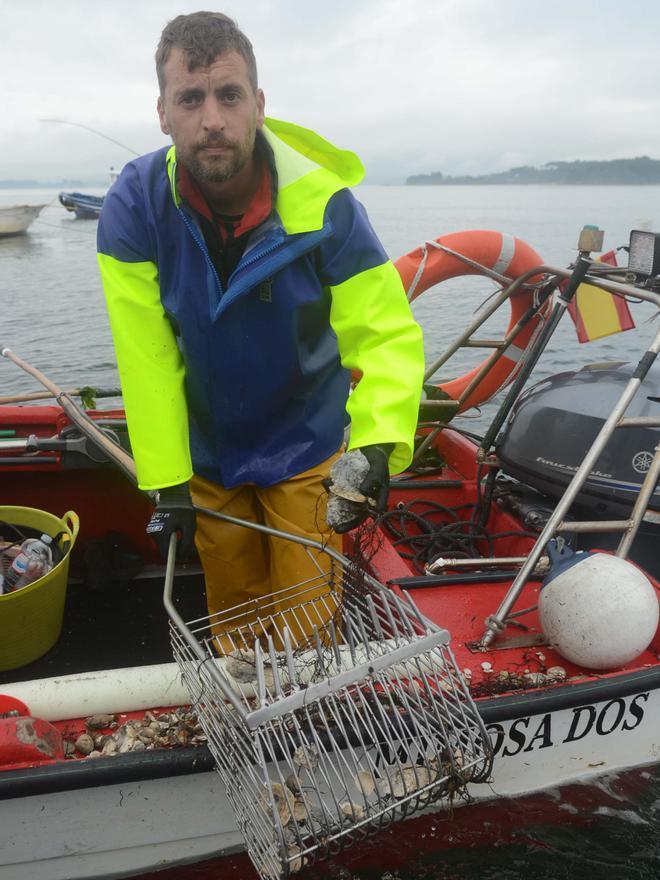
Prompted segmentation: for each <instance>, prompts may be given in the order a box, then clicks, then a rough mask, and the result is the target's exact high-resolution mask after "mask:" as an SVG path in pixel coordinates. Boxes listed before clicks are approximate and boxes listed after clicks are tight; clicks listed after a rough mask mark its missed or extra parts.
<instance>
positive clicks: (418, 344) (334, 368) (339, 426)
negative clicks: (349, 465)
mask: <svg viewBox="0 0 660 880" xmlns="http://www.w3.org/2000/svg"><path fill="white" fill-rule="evenodd" d="M263 133H264V135H265V137H266V139H267V141H268V143H269V144H270V146H271V148H272V150H273V154H274V159H275V165H276V168H277V177H278V194H277V200H276V204H275V212H274V215H273V217H272V219H271V220H270V221H268V222H266V223H265V224H263V225H262V226H260V227H259V228H258V229H257V230H255V231H254V233H253V235H252V237H251V238H250V240H249V242H248V245H247V247H246V249H245V253H244V254H243V257H242V259H241V260H240V262H239V264H238V266H237V268H236V269H235V271H234V272H233V274H232V275H231V276H230V278H229V279H228V282H227V285H226V287H225V288H224V289H223V286H222V285H221V283H220V280H219V278H218V275H217V273H216V271H215V268H214V266H213V263H212V261H211V259H210V257H209V255H208V252H207V249H206V245H205V242H204V238H203V236H202V233H201V231H200V228H199V226H198V224H197V222H196V219H195V217H194V215H193V214H192V213H191V212H189V211H188V210H187V209H186V206H185V204H183V203H182V202H181V201H180V199H179V197H178V195H177V190H176V155H175V151H174V148H173V147H172V148H170V149H169V150H168V149H167V148H164V149H162V150H159V151H157V152H155V153H151V154H149V155H147V156H143V157H141V158H139V159H137V160H135V161H134V162H130V163H129V164H128V165H127V166H126V167H125V168H124V170H123V172H122V174H121V176H120V177H119V179H118V180H117V181H116V183H115V184H114V185H113V187H112V188H111V190H110V191H109V193H108V195H107V196H106V198H105V203H104V206H103V212H102V214H101V220H100V223H99V233H98V250H99V254H98V259H99V265H100V268H101V275H102V279H103V286H104V289H105V294H106V299H107V304H108V312H109V316H110V324H111V328H112V333H113V337H114V343H115V350H116V354H117V363H118V367H119V374H120V377H121V384H122V391H123V396H124V405H125V409H126V417H127V421H128V427H129V433H130V437H131V444H132V448H133V454H134V456H135V461H136V467H137V473H138V480H139V485H140V488H142V489H156V488H163V487H165V486H171V485H175V484H177V483H181V482H184V481H186V480H188V479H189V478H190V477H191V476H192V473H193V471H194V473H196V474H198V475H200V476H203V477H206V478H207V479H209V480H212V481H214V482H216V483H220V484H221V485H224V486H226V487H228V488H231V487H233V486H236V485H239V484H241V483H255V484H256V485H259V486H269V485H272V484H274V483H277V482H280V481H282V480H286V479H288V478H289V477H291V476H293V475H295V474H298V473H301V472H302V471H304V470H307V469H308V468H311V467H313V466H314V465H316V464H318V463H319V462H321V461H323V460H324V459H325V458H327V457H328V456H330V455H331V454H332V453H333V452H335V451H336V450H337V449H338V448H339V446H340V445H341V441H342V437H343V431H344V424H345V421H346V412H348V416H349V417H350V420H351V441H350V446H351V448H354V447H357V446H364V445H367V444H371V443H394V444H395V448H394V451H393V453H392V455H391V457H390V470H391V471H392V473H397V472H399V471H401V470H403V469H404V468H405V467H406V465H407V464H408V463H409V462H410V458H411V456H412V443H413V437H414V431H415V425H416V422H417V410H418V404H419V396H420V391H421V384H422V376H423V370H424V356H423V345H422V334H421V330H420V328H419V326H418V325H417V324H416V323H415V321H414V320H413V318H412V315H411V313H410V308H409V306H408V303H407V300H406V297H405V293H404V291H403V287H402V284H401V280H400V278H399V275H398V272H397V271H396V269H395V267H394V266H393V265H392V263H391V262H390V261H389V260H388V258H387V255H386V254H385V252H384V251H383V248H382V246H381V245H380V243H379V241H378V239H377V238H376V235H375V233H374V232H373V230H372V228H371V226H370V224H369V221H368V219H367V216H366V213H365V211H364V209H363V208H362V206H361V205H360V204H359V203H358V202H357V201H356V200H355V199H354V197H353V195H352V194H351V193H350V191H349V190H348V189H347V187H348V186H352V185H355V184H356V183H359V181H360V180H361V179H362V176H363V169H362V165H361V163H360V161H359V159H358V158H357V156H355V154H353V153H351V152H348V151H343V150H339V149H337V148H336V147H334V146H333V145H332V144H330V143H328V141H326V140H324V139H323V138H321V137H320V136H318V135H316V134H315V133H313V132H311V131H309V130H307V129H304V128H300V127H299V126H296V125H293V124H291V123H285V122H280V121H277V120H274V119H267V120H266V123H265V125H264V128H263ZM351 370H355V371H358V372H360V373H361V374H362V378H361V380H360V381H359V383H358V385H357V387H356V388H355V390H354V392H353V393H352V394H351V396H350V397H349V396H348V394H349V380H350V372H349V371H351Z"/></svg>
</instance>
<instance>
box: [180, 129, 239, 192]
mask: <svg viewBox="0 0 660 880" xmlns="http://www.w3.org/2000/svg"><path fill="white" fill-rule="evenodd" d="M206 147H230V148H231V151H230V152H228V153H226V154H224V155H221V156H211V155H207V154H205V153H204V152H203V151H204V148H206ZM253 150H254V135H248V137H247V138H246V139H245V140H244V141H243V142H242V143H240V144H230V143H228V142H227V141H224V140H220V141H217V140H215V141H213V140H211V141H208V142H207V143H205V144H202V145H201V146H200V145H198V146H196V147H195V148H194V149H193V150H191V151H190V154H189V155H184V156H180V159H181V161H182V162H183V164H184V165H185V166H186V168H187V169H188V171H189V172H190V173H191V174H192V176H193V177H195V178H196V179H197V180H203V181H208V182H209V183H225V182H226V181H227V180H231V178H232V177H235V176H236V175H237V174H238V173H239V171H242V170H243V168H245V166H246V165H247V163H248V162H249V160H250V158H251V157H252V153H253Z"/></svg>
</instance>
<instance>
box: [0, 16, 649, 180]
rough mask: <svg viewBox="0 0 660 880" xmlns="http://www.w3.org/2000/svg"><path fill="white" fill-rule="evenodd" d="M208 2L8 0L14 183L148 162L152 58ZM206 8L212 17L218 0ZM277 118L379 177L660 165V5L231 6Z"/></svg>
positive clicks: (6, 83)
mask: <svg viewBox="0 0 660 880" xmlns="http://www.w3.org/2000/svg"><path fill="white" fill-rule="evenodd" d="M199 8H200V3H199V2H197V0H176V2H175V0H158V2H155V0H130V2H127V0H109V2H103V3H101V2H97V0H0V35H1V37H2V48H1V49H0V83H2V96H3V98H2V113H1V116H0V155H1V156H2V167H1V168H0V179H2V178H4V179H7V178H31V179H37V180H50V181H59V180H60V179H62V178H81V179H87V180H91V179H94V178H95V179H97V180H101V181H103V180H104V178H105V174H106V170H107V168H108V167H109V166H110V165H115V166H121V165H122V164H123V163H124V162H125V161H127V160H128V159H130V154H129V153H128V152H126V151H124V150H122V149H121V148H120V147H116V146H114V145H112V144H111V143H109V142H107V141H105V140H103V139H102V138H100V137H98V136H96V135H94V134H92V133H90V132H88V131H85V130H83V129H80V128H76V127H73V126H69V125H57V124H52V123H50V124H49V123H45V122H40V121H39V120H40V119H43V118H61V119H66V120H69V121H70V122H75V123H79V124H81V125H87V126H91V127H92V128H96V129H99V130H101V131H102V132H104V133H105V134H107V135H108V136H109V137H112V138H115V139H116V140H118V141H121V142H122V143H124V144H127V145H129V146H130V147H132V148H133V149H134V150H137V151H138V152H149V151H150V150H153V149H156V148H158V147H160V146H162V145H163V144H164V143H166V138H165V136H164V135H162V134H161V132H160V129H159V127H158V123H157V117H156V110H155V104H156V97H157V86H156V77H155V73H154V64H153V53H154V50H155V46H156V44H157V42H158V38H159V35H160V31H161V29H162V27H163V25H164V24H165V22H166V21H167V20H169V19H171V18H173V17H174V16H175V15H178V14H179V13H181V12H193V11H195V10H197V9H199ZM201 8H209V4H207V3H205V0H202V3H201ZM210 8H213V9H217V10H219V11H223V12H226V13H227V14H229V15H231V16H232V17H234V18H235V19H236V20H237V22H238V24H239V26H240V27H241V28H242V29H243V30H244V31H245V33H246V34H247V35H248V37H249V38H250V39H251V41H252V43H253V46H254V49H255V53H256V56H257V63H258V67H259V78H260V85H261V86H262V87H263V89H264V91H265V94H266V110H267V112H268V113H269V114H270V115H272V116H276V117H279V118H282V119H288V120H291V121H295V122H299V123H300V124H303V125H306V126H308V127H311V128H314V129H316V130H317V131H319V132H320V133H322V134H323V135H324V136H326V137H328V138H329V139H330V140H332V141H333V142H335V143H336V144H337V145H339V146H341V147H345V148H351V149H354V150H356V151H357V152H358V153H359V154H360V156H361V157H362V159H363V161H364V162H365V165H366V167H367V174H368V180H370V181H371V182H402V181H403V180H404V179H405V177H406V176H407V175H409V174H415V173H421V172H429V171H442V172H444V173H449V174H465V173H477V174H478V173H482V172H489V171H498V170H504V169H506V168H509V167H511V166H513V165H520V164H532V165H538V164H543V163H545V162H548V161H551V160H562V159H563V160H572V159H578V158H583V159H614V158H621V157H632V156H639V155H650V156H652V157H654V158H660V49H659V45H660V4H659V3H657V2H656V0H627V2H625V3H622V2H621V0H600V2H593V0H582V2H579V0H578V2H576V0H352V2H350V0H332V2H318V0H240V2H239V0H227V2H226V3H223V4H222V5H219V6H211V7H210Z"/></svg>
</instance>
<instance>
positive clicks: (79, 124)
mask: <svg viewBox="0 0 660 880" xmlns="http://www.w3.org/2000/svg"><path fill="white" fill-rule="evenodd" d="M39 122H57V123H59V124H61V125H75V126H76V128H84V129H85V130H86V131H91V132H92V133H93V134H97V135H98V136H99V137H102V138H104V139H105V140H106V141H111V142H112V143H113V144H117V146H118V147H122V148H123V149H124V150H128V152H129V153H133V155H134V156H139V155H140V153H138V152H137V151H136V150H133V149H131V148H130V147H127V146H126V144H122V143H121V141H117V140H115V139H114V138H112V137H110V136H109V135H107V134H104V133H103V132H102V131H98V130H97V129H96V128H92V127H91V126H90V125H83V124H82V122H71V121H70V120H68V119H40V120H39Z"/></svg>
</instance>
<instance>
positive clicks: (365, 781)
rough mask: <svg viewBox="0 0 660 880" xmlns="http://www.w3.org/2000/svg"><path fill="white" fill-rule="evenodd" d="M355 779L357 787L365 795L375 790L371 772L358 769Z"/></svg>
mask: <svg viewBox="0 0 660 880" xmlns="http://www.w3.org/2000/svg"><path fill="white" fill-rule="evenodd" d="M355 781H356V785H357V787H358V788H359V789H360V790H361V791H362V792H363V793H364V794H365V795H366V796H367V797H369V795H372V794H373V793H374V791H375V790H376V781H375V780H374V776H373V773H369V771H367V770H360V772H359V773H357V774H356V776H355Z"/></svg>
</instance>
